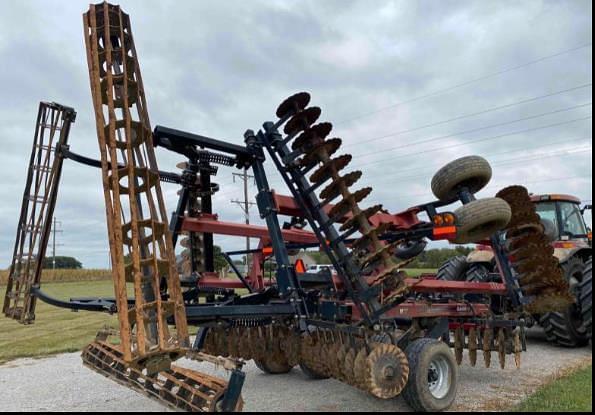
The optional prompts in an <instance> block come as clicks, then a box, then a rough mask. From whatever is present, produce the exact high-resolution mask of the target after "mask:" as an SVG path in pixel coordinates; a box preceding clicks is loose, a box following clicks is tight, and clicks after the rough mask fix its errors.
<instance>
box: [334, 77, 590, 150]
mask: <svg viewBox="0 0 595 415" xmlns="http://www.w3.org/2000/svg"><path fill="white" fill-rule="evenodd" d="M592 85H593V83H588V84H583V85H579V86H576V87H574V88H569V89H565V90H562V91H557V92H552V93H549V94H545V95H540V96H537V97H533V98H527V99H523V100H520V101H516V102H512V103H509V104H505V105H499V106H496V107H491V108H487V109H485V110H482V111H477V112H473V113H469V114H463V115H460V116H458V117H454V118H449V119H446V120H442V121H438V122H434V123H430V124H425V125H420V126H419V127H414V128H410V129H407V130H402V131H399V132H396V133H391V134H389V135H384V136H381V137H376V138H371V139H368V140H363V141H358V142H357V143H350V144H348V145H346V146H345V147H346V148H348V147H355V146H359V145H363V144H366V143H369V142H372V141H377V140H381V139H383V138H388V137H392V136H395V135H400V134H405V133H411V132H414V131H419V130H423V129H426V128H429V127H435V126H438V125H442V124H447V123H450V122H453V121H458V120H462V119H465V118H470V117H475V116H477V115H482V114H487V113H490V112H493V111H498V110H502V109H505V108H511V107H514V106H517V105H522V104H526V103H529V102H534V101H538V100H540V99H544V98H549V97H552V96H555V95H560V94H563V93H566V92H570V91H577V90H579V89H583V88H586V87H589V86H592Z"/></svg>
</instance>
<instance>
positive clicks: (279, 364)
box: [254, 356, 293, 375]
mask: <svg viewBox="0 0 595 415" xmlns="http://www.w3.org/2000/svg"><path fill="white" fill-rule="evenodd" d="M254 363H256V367H257V368H259V369H260V370H262V371H263V372H264V373H266V374H267V375H283V374H285V373H289V372H291V369H293V367H292V366H291V365H290V364H289V363H287V360H282V361H281V360H275V359H273V358H272V357H271V356H267V357H266V358H264V359H258V360H254Z"/></svg>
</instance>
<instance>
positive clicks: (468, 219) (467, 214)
mask: <svg viewBox="0 0 595 415" xmlns="http://www.w3.org/2000/svg"><path fill="white" fill-rule="evenodd" d="M455 215H456V217H457V237H456V238H455V239H454V240H453V242H454V243H458V244H468V243H474V242H479V241H482V240H484V239H487V238H489V237H490V236H492V235H493V234H495V233H496V232H498V231H499V230H502V229H504V228H505V227H506V226H507V225H508V223H509V222H510V219H511V217H512V211H511V209H510V205H509V204H508V203H506V202H505V201H504V200H502V199H499V198H497V197H492V198H486V199H478V200H474V201H473V202H470V203H467V204H466V205H463V206H461V207H460V208H458V209H457V210H456V211H455Z"/></svg>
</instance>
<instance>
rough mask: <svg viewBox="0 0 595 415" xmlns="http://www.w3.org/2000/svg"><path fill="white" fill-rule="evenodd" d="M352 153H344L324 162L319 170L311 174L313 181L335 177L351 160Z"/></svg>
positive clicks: (322, 180)
mask: <svg viewBox="0 0 595 415" xmlns="http://www.w3.org/2000/svg"><path fill="white" fill-rule="evenodd" d="M351 159H352V156H351V154H343V155H342V156H339V157H337V158H334V159H332V160H331V161H329V162H327V163H324V164H323V165H322V166H320V168H319V169H318V170H316V171H315V172H314V173H312V175H311V176H310V181H311V182H312V183H322V182H324V181H326V180H328V179H330V178H334V177H336V176H337V174H338V173H339V172H340V171H341V170H343V169H344V168H345V167H347V165H348V164H349V163H350V162H351Z"/></svg>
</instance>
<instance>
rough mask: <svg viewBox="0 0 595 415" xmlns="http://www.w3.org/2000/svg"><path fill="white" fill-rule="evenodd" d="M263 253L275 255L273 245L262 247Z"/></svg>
mask: <svg viewBox="0 0 595 415" xmlns="http://www.w3.org/2000/svg"><path fill="white" fill-rule="evenodd" d="M262 254H263V255H265V256H266V255H273V247H272V246H267V247H266V248H262Z"/></svg>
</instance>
